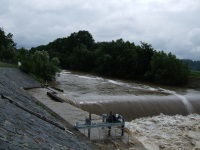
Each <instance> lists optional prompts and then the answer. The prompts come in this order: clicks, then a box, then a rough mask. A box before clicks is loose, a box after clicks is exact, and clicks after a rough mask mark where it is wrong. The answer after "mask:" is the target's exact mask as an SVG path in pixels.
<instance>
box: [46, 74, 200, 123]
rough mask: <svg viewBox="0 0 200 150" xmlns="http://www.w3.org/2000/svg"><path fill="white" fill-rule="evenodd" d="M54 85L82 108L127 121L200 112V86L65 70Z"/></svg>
mask: <svg viewBox="0 0 200 150" xmlns="http://www.w3.org/2000/svg"><path fill="white" fill-rule="evenodd" d="M50 84H51V85H53V86H55V87H57V88H60V89H63V90H64V93H62V94H60V95H59V96H61V97H62V98H65V99H69V100H71V101H73V102H74V103H75V104H76V105H77V106H79V107H80V108H81V109H83V110H86V111H88V112H91V113H94V114H97V115H101V114H105V113H109V112H110V111H112V112H113V113H118V114H121V115H123V116H124V118H125V119H126V121H131V120H133V119H136V118H140V117H148V116H155V115H160V114H161V113H162V114H165V115H176V114H181V115H188V114H191V113H198V114H200V91H199V90H197V89H186V88H171V87H158V86H157V85H147V84H144V83H138V82H137V83H136V82H133V81H127V80H117V79H109V78H103V77H98V76H94V75H90V74H84V73H77V72H70V71H66V70H65V71H62V72H61V73H60V76H58V77H57V78H56V81H55V82H51V83H50Z"/></svg>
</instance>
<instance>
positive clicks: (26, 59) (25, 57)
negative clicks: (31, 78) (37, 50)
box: [16, 48, 32, 73]
mask: <svg viewBox="0 0 200 150" xmlns="http://www.w3.org/2000/svg"><path fill="white" fill-rule="evenodd" d="M16 59H17V61H19V62H20V63H21V66H20V69H21V70H22V71H24V72H26V73H29V72H32V70H31V69H32V63H31V62H32V58H31V54H30V53H29V51H28V50H26V49H25V48H21V49H19V52H18V53H17V55H16Z"/></svg>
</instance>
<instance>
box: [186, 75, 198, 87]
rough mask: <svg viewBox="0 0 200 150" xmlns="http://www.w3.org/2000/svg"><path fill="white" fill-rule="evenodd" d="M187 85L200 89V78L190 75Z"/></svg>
mask: <svg viewBox="0 0 200 150" xmlns="http://www.w3.org/2000/svg"><path fill="white" fill-rule="evenodd" d="M187 87H190V88H195V89H197V88H198V89H200V78H197V77H189V79H188V84H187Z"/></svg>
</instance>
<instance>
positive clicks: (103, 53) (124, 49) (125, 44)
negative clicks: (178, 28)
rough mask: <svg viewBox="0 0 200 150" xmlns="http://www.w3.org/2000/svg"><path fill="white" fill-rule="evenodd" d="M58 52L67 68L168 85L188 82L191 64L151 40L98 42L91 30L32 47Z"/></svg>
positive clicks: (61, 62)
mask: <svg viewBox="0 0 200 150" xmlns="http://www.w3.org/2000/svg"><path fill="white" fill-rule="evenodd" d="M42 50H44V51H47V52H48V53H49V56H50V57H54V56H56V57H57V58H58V59H59V60H60V66H61V67H62V68H64V69H69V70H76V71H84V72H91V73H96V74H99V75H103V76H109V77H117V78H126V79H134V80H144V81H148V82H154V83H159V84H166V85H183V84H186V83H187V79H188V75H189V68H188V65H187V64H185V63H183V62H182V60H179V59H177V58H176V56H175V55H173V54H172V53H168V54H167V53H165V52H164V51H156V50H155V49H154V48H153V47H152V46H151V45H150V44H148V43H145V42H141V43H140V45H135V44H134V43H133V42H132V43H131V42H129V41H124V40H123V39H118V40H116V41H114V40H113V41H110V42H95V40H94V39H93V37H92V35H91V34H90V33H89V32H88V31H79V32H74V33H72V34H71V35H70V36H68V37H64V38H58V39H56V40H55V41H53V42H50V43H49V44H47V45H41V46H38V47H35V48H31V49H30V51H29V52H30V53H34V52H35V51H42Z"/></svg>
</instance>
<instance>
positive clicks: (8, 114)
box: [0, 68, 90, 150]
mask: <svg viewBox="0 0 200 150" xmlns="http://www.w3.org/2000/svg"><path fill="white" fill-rule="evenodd" d="M22 87H26V88H28V87H40V84H39V83H38V82H37V81H35V80H33V79H32V78H31V77H30V76H28V75H26V74H24V73H22V72H21V71H19V70H18V69H11V68H0V94H1V96H0V149H15V150H16V149H73V150H76V149H77V150H79V149H90V148H89V147H88V146H87V145H86V144H85V143H84V142H82V141H80V140H79V139H78V138H76V136H74V135H72V134H70V133H68V132H65V131H64V130H61V129H60V128H58V127H57V126H55V125H53V124H51V123H49V122H53V123H56V124H58V122H57V121H56V120H55V118H53V117H52V116H51V115H49V114H48V113H47V112H46V111H45V110H44V109H42V108H41V107H40V106H38V105H37V104H36V102H35V100H34V98H33V97H32V96H31V95H29V94H28V93H26V92H25V91H24V90H23V89H22ZM5 97H8V98H5ZM19 106H20V107H19ZM23 108H24V109H23ZM26 110H30V111H26ZM30 112H35V113H36V114H40V115H41V116H42V117H37V116H36V115H34V114H32V113H30ZM42 118H46V119H47V120H48V121H49V122H47V121H45V120H44V119H42ZM60 126H62V125H60Z"/></svg>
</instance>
